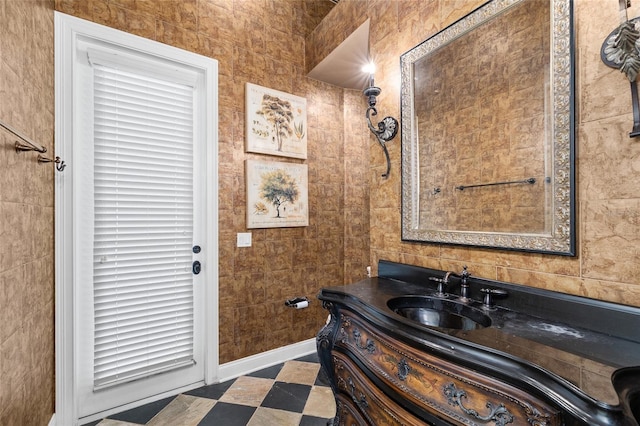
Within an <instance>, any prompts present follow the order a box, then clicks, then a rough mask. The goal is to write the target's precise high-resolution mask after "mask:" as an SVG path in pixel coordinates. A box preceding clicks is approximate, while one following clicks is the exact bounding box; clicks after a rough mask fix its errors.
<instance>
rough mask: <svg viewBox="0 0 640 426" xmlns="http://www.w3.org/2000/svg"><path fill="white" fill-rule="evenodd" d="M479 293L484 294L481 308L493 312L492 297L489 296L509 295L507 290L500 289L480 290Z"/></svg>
mask: <svg viewBox="0 0 640 426" xmlns="http://www.w3.org/2000/svg"><path fill="white" fill-rule="evenodd" d="M480 291H481V292H482V293H484V300H483V301H482V307H483V308H484V309H488V310H494V309H496V308H495V304H494V303H493V297H491V296H503V297H504V296H506V295H508V294H509V293H508V292H507V290H503V289H501V288H481V289H480Z"/></svg>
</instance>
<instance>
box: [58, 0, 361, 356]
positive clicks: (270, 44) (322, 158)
mask: <svg viewBox="0 0 640 426" xmlns="http://www.w3.org/2000/svg"><path fill="white" fill-rule="evenodd" d="M324 3H326V2H324V1H321V2H313V1H312V2H309V1H302V0H163V1H125V0H91V1H86V0H57V1H56V8H57V10H59V11H61V12H65V13H68V14H72V15H75V16H78V17H80V18H84V19H87V20H90V21H94V22H97V23H99V24H103V25H107V26H110V27H114V28H117V29H120V30H124V31H128V32H131V33H134V34H138V35H141V36H143V37H147V38H150V39H153V40H157V41H159V42H162V43H166V44H170V45H173V46H177V47H180V48H183V49H186V50H190V51H193V52H196V53H199V54H202V55H206V56H210V57H212V58H215V59H217V60H218V61H219V72H220V75H219V95H218V104H219V130H218V136H219V182H218V189H219V212H218V213H219V231H220V237H219V246H220V282H219V296H220V334H219V337H220V362H221V363H225V362H229V361H233V360H236V359H239V358H243V357H246V356H249V355H253V354H256V353H260V352H264V351H267V350H270V349H275V348H278V347H281V346H285V345H288V344H292V343H296V342H299V341H302V340H305V339H309V338H313V337H314V336H315V334H316V333H317V331H318V330H319V329H320V327H321V326H322V324H323V323H324V320H325V318H326V311H324V310H323V309H322V307H321V306H320V304H319V303H318V302H317V301H316V299H315V297H316V295H317V293H318V292H319V290H320V288H321V287H322V286H326V285H331V284H342V283H343V281H344V280H345V276H348V279H349V281H351V280H353V279H359V278H362V277H364V276H365V271H366V266H367V265H368V263H367V262H368V253H369V245H368V235H367V233H368V229H369V223H368V214H367V213H368V188H367V186H366V185H364V182H366V178H367V176H366V170H367V169H366V164H367V158H366V151H365V150H366V146H367V145H366V144H367V142H368V140H367V139H366V138H365V137H363V136H362V134H363V133H360V136H359V139H358V140H357V146H355V147H354V146H353V145H352V144H351V145H349V144H345V129H348V134H349V135H356V136H349V138H354V137H358V136H357V135H358V133H359V131H360V129H361V127H359V128H358V129H357V130H355V131H353V130H352V129H351V128H350V126H351V123H345V120H344V114H345V109H349V108H352V109H353V108H354V107H350V105H352V104H353V102H354V101H353V100H352V99H351V98H350V96H351V95H350V93H349V92H348V91H344V90H343V89H340V88H337V87H335V86H330V85H328V84H325V83H320V82H318V81H314V80H311V79H308V78H306V77H305V75H306V73H305V71H304V64H305V36H306V35H307V34H308V33H309V32H310V28H311V27H312V26H314V25H316V24H317V22H318V18H319V17H320V16H323V14H326V13H327V10H328V9H327V8H326V4H324ZM247 82H250V83H254V84H258V85H261V86H266V87H270V88H273V89H276V90H280V91H283V92H287V93H292V94H294V95H298V96H303V97H306V99H307V107H308V159H307V160H305V161H303V160H296V159H286V158H283V157H269V156H264V155H258V154H247V153H245V137H244V129H245V123H244V120H245V118H244V117H245V111H244V109H245V84H246V83H247ZM353 150H355V154H354V155H352V151H353ZM246 159H272V160H280V161H289V162H294V163H306V164H307V165H308V167H309V207H310V217H309V226H308V227H300V228H274V229H253V230H250V232H252V235H253V245H252V247H250V248H237V247H236V233H238V232H246V231H247V229H246V224H245V221H246V219H245V217H246V195H245V176H244V161H245V160H246ZM346 168H349V170H351V171H352V172H353V173H352V174H349V175H347V174H345V170H346ZM347 176H348V177H347ZM347 183H348V184H349V185H347ZM347 187H349V189H348V190H347V189H346V188H347ZM345 205H348V206H349V207H348V208H345ZM345 252H348V253H349V260H348V261H346V260H345ZM353 271H355V272H353ZM356 275H357V276H356ZM296 296H307V297H309V298H310V300H311V305H310V307H309V308H308V309H304V310H295V309H292V308H288V307H286V306H285V305H284V301H285V300H286V299H288V298H292V297H296Z"/></svg>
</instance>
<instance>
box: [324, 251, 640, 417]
mask: <svg viewBox="0 0 640 426" xmlns="http://www.w3.org/2000/svg"><path fill="white" fill-rule="evenodd" d="M378 271H379V272H378V273H379V276H378V277H376V278H370V279H366V280H363V281H360V282H358V283H355V284H352V285H347V286H336V287H329V288H324V289H323V290H322V291H321V293H320V295H319V299H320V300H322V301H323V306H324V307H325V308H326V309H327V310H329V312H330V314H331V315H330V320H329V321H328V323H327V324H326V326H325V327H323V328H322V329H321V330H320V332H319V333H318V336H317V345H318V354H319V356H320V362H321V364H322V367H323V369H324V370H325V372H326V373H327V375H328V377H329V379H330V383H331V386H332V389H333V392H334V395H335V398H336V406H337V414H336V418H335V419H334V426H338V425H347V426H352V425H358V426H359V425H423V424H428V425H498V426H504V425H527V426H532V425H534V426H536V425H537V426H551V425H589V426H595V425H625V426H626V425H630V426H631V425H636V426H637V425H638V422H637V418H636V416H637V415H638V411H639V410H640V407H639V405H640V308H635V307H630V306H625V305H618V304H613V303H607V302H602V301H598V300H593V299H587V298H581V297H575V296H569V295H566V294H561V293H555V292H551V291H545V290H539V289H534V288H529V287H524V286H518V285H514V284H509V283H503V282H497V281H490V280H484V279H478V278H474V277H473V276H472V277H471V278H470V279H469V281H468V284H469V300H466V301H464V302H462V301H461V300H460V297H459V294H460V286H459V281H460V280H459V278H451V279H450V280H449V282H448V283H446V284H447V285H445V286H444V287H445V288H444V291H445V292H446V293H447V294H445V295H443V294H438V292H437V285H436V283H435V282H434V281H432V279H433V278H435V279H436V280H438V279H442V278H443V277H444V275H445V272H444V271H437V270H431V269H425V268H419V267H415V266H410V265H402V264H398V263H393V262H386V261H380V264H379V267H378ZM471 272H472V273H473V271H471ZM482 289H485V290H486V289H496V290H499V292H500V293H502V294H500V296H502V297H500V298H496V299H495V301H487V300H486V299H484V295H485V294H486V293H482V292H481V290H482ZM505 293H506V294H505ZM483 302H486V303H483ZM494 303H495V304H494ZM612 377H613V380H612Z"/></svg>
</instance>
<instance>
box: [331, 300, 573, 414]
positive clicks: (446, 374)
mask: <svg viewBox="0 0 640 426" xmlns="http://www.w3.org/2000/svg"><path fill="white" fill-rule="evenodd" d="M340 321H341V322H340V329H339V331H338V335H337V336H336V341H335V346H336V347H340V348H342V350H343V351H345V352H347V353H351V354H353V356H355V357H357V359H358V360H359V361H360V362H361V363H362V364H363V365H364V366H366V368H367V369H369V370H370V371H371V372H372V374H374V375H375V376H376V377H377V378H378V379H380V380H382V381H383V382H384V383H385V384H386V385H388V386H389V387H390V388H392V389H394V391H395V392H397V394H398V395H400V396H399V398H403V399H406V400H408V401H409V402H411V403H413V404H415V405H417V406H419V407H421V408H422V409H424V410H426V411H428V412H431V413H434V414H435V415H438V416H441V417H443V416H444V417H445V418H447V421H449V422H451V423H453V424H460V423H461V424H465V425H486V424H491V425H498V426H503V425H506V424H509V425H513V426H520V425H521V426H531V425H537V426H555V425H561V424H562V418H561V414H560V412H559V411H558V410H556V409H554V408H553V407H551V406H549V405H547V404H546V403H544V402H542V401H540V400H538V399H537V398H535V397H532V396H531V395H528V394H527V393H526V392H523V391H521V390H519V389H517V388H514V387H513V386H510V385H508V384H505V383H503V382H500V381H498V380H496V379H493V378H490V377H487V376H484V375H482V374H479V373H477V372H475V371H473V370H470V369H467V368H464V367H460V366H458V365H456V364H453V363H450V362H447V361H444V360H442V359H439V358H437V357H434V356H432V355H429V354H427V353H425V352H423V351H421V350H418V349H416V348H413V347H411V346H408V345H406V344H404V343H403V342H400V341H398V340H395V339H393V338H391V337H389V336H387V335H385V334H382V333H380V332H379V331H375V330H374V329H373V327H371V326H368V325H367V323H366V322H365V321H363V320H361V319H359V318H358V317H356V316H355V315H354V314H353V313H351V312H350V311H347V310H342V311H341V315H340Z"/></svg>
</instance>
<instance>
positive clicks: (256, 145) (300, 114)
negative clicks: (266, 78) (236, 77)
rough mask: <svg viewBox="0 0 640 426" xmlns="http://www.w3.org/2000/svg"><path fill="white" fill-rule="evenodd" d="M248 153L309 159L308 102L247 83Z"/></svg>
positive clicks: (298, 97)
mask: <svg viewBox="0 0 640 426" xmlns="http://www.w3.org/2000/svg"><path fill="white" fill-rule="evenodd" d="M246 115H247V116H246V120H245V122H246V131H245V133H246V143H247V152H256V153H260V154H269V155H279V156H282V157H292V158H302V159H306V158H307V100H306V99H305V98H302V97H300V96H295V95H291V94H289V93H285V92H280V91H278V90H273V89H268V88H266V87H262V86H258V85H255V84H251V83H247V85H246Z"/></svg>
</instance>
